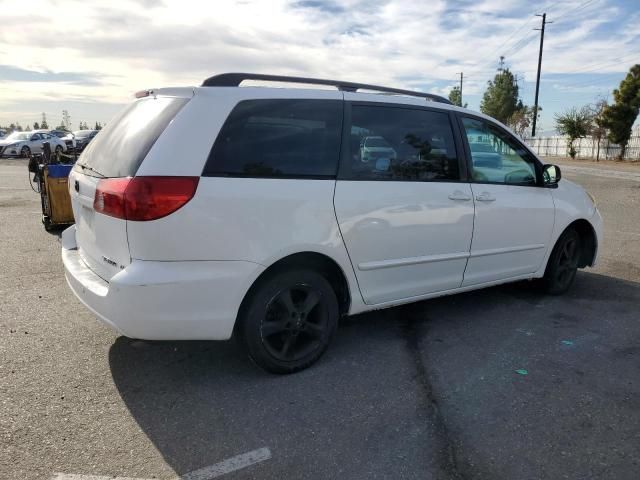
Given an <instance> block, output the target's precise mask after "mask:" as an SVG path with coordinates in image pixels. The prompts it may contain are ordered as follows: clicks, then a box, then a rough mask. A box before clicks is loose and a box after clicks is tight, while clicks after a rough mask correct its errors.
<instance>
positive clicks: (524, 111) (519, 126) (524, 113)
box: [507, 100, 542, 138]
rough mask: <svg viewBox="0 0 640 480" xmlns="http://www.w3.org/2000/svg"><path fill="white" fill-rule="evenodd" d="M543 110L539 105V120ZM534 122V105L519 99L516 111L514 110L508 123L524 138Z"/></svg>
mask: <svg viewBox="0 0 640 480" xmlns="http://www.w3.org/2000/svg"><path fill="white" fill-rule="evenodd" d="M541 111H542V107H541V106H538V120H540V112H541ZM532 122H533V107H530V106H528V105H524V104H523V103H522V101H521V100H518V104H517V106H516V111H515V112H513V114H512V115H511V117H510V118H509V120H508V121H507V125H508V126H509V127H510V128H511V130H513V131H514V132H516V133H517V134H518V136H519V137H521V138H524V137H525V135H526V134H527V132H528V131H529V127H530V126H531V123H532Z"/></svg>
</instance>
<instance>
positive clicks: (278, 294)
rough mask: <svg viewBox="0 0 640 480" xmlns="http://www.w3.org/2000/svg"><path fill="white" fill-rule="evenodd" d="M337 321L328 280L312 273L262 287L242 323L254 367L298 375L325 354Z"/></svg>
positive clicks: (289, 274) (283, 275) (277, 277)
mask: <svg viewBox="0 0 640 480" xmlns="http://www.w3.org/2000/svg"><path fill="white" fill-rule="evenodd" d="M338 317H339V308H338V300H337V298H336V294H335V292H334V291H333V288H331V285H330V284H329V282H328V281H327V279H326V278H325V277H323V276H322V275H320V274H319V273H317V272H315V271H312V270H288V271H284V272H280V273H277V274H274V275H273V276H270V277H267V278H266V279H265V280H263V281H261V282H260V283H259V284H258V286H257V287H256V288H255V290H254V291H253V292H251V293H250V297H249V298H248V299H247V300H246V304H245V305H243V308H242V313H241V315H240V318H239V319H238V321H239V322H240V324H239V327H240V335H241V338H242V340H243V343H244V345H245V346H246V348H247V350H248V352H249V356H250V357H251V359H252V360H253V361H254V362H255V363H256V364H258V365H259V366H260V367H262V368H263V369H265V370H267V371H268V372H272V373H294V372H297V371H300V370H303V369H305V368H307V367H309V366H310V365H312V364H313V363H315V362H316V361H317V360H318V359H319V358H320V357H321V356H322V355H323V354H324V352H325V351H326V350H327V347H328V346H329V343H330V342H331V340H332V338H333V336H334V334H335V331H336V328H337V325H338Z"/></svg>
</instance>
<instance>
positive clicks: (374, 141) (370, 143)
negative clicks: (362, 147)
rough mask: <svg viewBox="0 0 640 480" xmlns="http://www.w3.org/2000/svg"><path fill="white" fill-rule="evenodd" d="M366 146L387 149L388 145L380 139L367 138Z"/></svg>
mask: <svg viewBox="0 0 640 480" xmlns="http://www.w3.org/2000/svg"><path fill="white" fill-rule="evenodd" d="M376 133H377V132H376ZM366 146H367V147H389V144H388V143H387V141H386V140H385V139H384V138H382V137H370V138H367V141H366Z"/></svg>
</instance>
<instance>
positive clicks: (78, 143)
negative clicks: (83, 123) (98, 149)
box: [73, 130, 98, 152]
mask: <svg viewBox="0 0 640 480" xmlns="http://www.w3.org/2000/svg"><path fill="white" fill-rule="evenodd" d="M97 134H98V130H78V131H76V132H73V138H74V147H75V149H76V150H77V151H78V152H81V151H83V150H84V149H85V148H86V146H87V145H89V142H90V141H91V140H93V138H94V137H95V136H96V135H97Z"/></svg>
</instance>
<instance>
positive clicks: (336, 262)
mask: <svg viewBox="0 0 640 480" xmlns="http://www.w3.org/2000/svg"><path fill="white" fill-rule="evenodd" d="M245 80H252V81H256V80H257V81H262V82H271V83H274V82H286V83H287V84H289V85H288V86H287V88H273V87H269V86H266V87H264V86H263V87H259V86H241V83H242V82H243V81H245ZM295 83H299V84H305V85H306V88H292V86H291V84H295ZM319 86H321V88H319ZM327 86H329V87H334V88H333V89H330V88H327ZM362 90H365V91H366V93H365V92H362ZM136 97H138V98H137V99H136V101H135V102H133V103H132V104H131V105H130V106H128V107H127V108H125V109H124V110H123V111H122V112H121V113H120V114H119V115H118V116H117V117H116V118H114V119H112V120H111V121H110V122H109V123H108V124H107V126H106V127H105V128H104V129H103V130H102V131H101V132H100V133H99V134H98V135H97V136H96V138H95V139H94V141H92V142H91V143H90V144H89V145H88V147H87V148H86V150H85V151H84V152H83V153H82V156H81V157H80V159H79V161H78V162H77V164H76V165H75V167H74V169H73V171H72V172H71V174H70V177H69V186H70V194H71V199H72V204H73V211H74V215H75V219H76V224H75V225H74V226H72V227H70V228H68V229H67V230H65V231H64V232H63V234H62V258H63V261H64V267H65V271H66V277H67V281H68V282H69V285H70V287H71V289H72V290H73V292H74V293H75V294H76V295H77V296H78V298H79V299H80V300H81V301H82V302H83V303H84V304H85V305H86V306H87V307H88V308H89V309H90V310H92V311H93V312H94V313H95V314H96V315H97V316H98V317H99V318H100V319H101V320H102V321H103V322H104V323H106V324H108V325H110V326H111V327H113V328H114V329H116V330H117V331H118V332H120V333H121V334H122V335H126V336H128V337H132V338H139V339H149V340H196V339H197V340H203V339H210V340H226V339H229V338H230V337H231V336H232V335H237V336H239V338H240V339H242V341H243V343H244V345H245V346H246V348H247V350H248V353H249V355H250V356H251V358H252V359H253V360H254V361H255V362H256V363H257V364H259V365H260V366H262V367H263V368H265V369H266V370H269V371H271V372H279V373H287V372H294V371H297V370H300V369H303V368H305V367H307V366H309V365H311V364H312V363H313V362H315V361H316V360H317V359H318V358H319V357H320V356H321V355H322V354H323V353H324V351H325V350H326V348H327V346H328V345H329V343H330V340H331V339H332V337H333V335H334V333H335V331H336V326H337V324H338V320H339V319H340V317H342V316H345V315H351V314H355V313H360V312H365V311H368V310H374V309H380V308H386V307H391V306H394V305H399V304H403V303H409V302H415V301H418V300H423V299H426V298H432V297H437V296H441V295H448V294H453V293H457V292H462V291H467V290H473V289H477V288H482V287H487V286H491V285H496V284H500V283H505V282H512V281H516V280H523V279H534V278H540V279H541V281H540V282H541V283H542V284H543V285H544V286H545V287H546V289H547V291H548V292H550V293H552V294H559V293H563V292H564V291H566V290H567V289H568V288H569V287H570V285H571V284H572V282H573V280H574V277H575V275H576V269H578V268H582V267H585V266H592V265H594V263H595V260H596V253H597V249H598V245H599V244H600V238H601V234H602V220H601V217H600V214H599V213H598V210H597V209H596V206H595V203H594V201H593V198H592V197H591V196H590V195H589V194H588V193H587V192H585V191H584V190H583V189H582V188H581V187H579V186H578V185H576V184H574V183H571V182H569V181H567V180H561V179H560V169H559V168H558V167H556V166H553V165H543V163H542V162H541V161H540V160H539V159H538V158H537V157H536V155H535V154H534V153H533V152H532V151H531V150H530V149H529V148H527V146H526V145H525V144H524V143H522V142H521V141H520V140H518V138H517V137H516V136H515V135H514V134H513V133H512V132H511V131H510V130H509V129H508V128H506V127H505V126H504V125H502V124H500V123H498V122H496V121H495V120H493V119H492V118H490V117H487V116H485V115H482V114H479V113H477V112H472V111H469V110H466V109H463V108H459V107H456V106H453V105H451V103H450V102H449V101H447V100H445V99H444V98H441V97H438V96H435V95H430V94H425V93H418V92H412V91H405V90H399V89H393V88H385V87H378V86H372V85H364V84H355V83H348V82H339V81H330V80H318V79H309V78H298V77H281V76H270V75H257V74H222V75H217V76H214V77H211V78H209V79H207V80H205V82H204V83H203V84H202V86H200V87H195V88H170V89H157V90H156V89H154V90H147V91H143V92H139V93H138V94H136ZM371 138H375V139H376V142H378V143H379V144H381V145H384V149H385V151H384V152H382V153H381V154H376V155H373V154H372V153H371V152H368V153H366V155H367V158H366V159H363V158H362V155H363V152H365V151H366V149H364V148H362V146H363V145H366V144H367V139H371ZM391 151H393V152H394V153H393V155H391V154H389V152H391ZM385 152H386V153H385Z"/></svg>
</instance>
